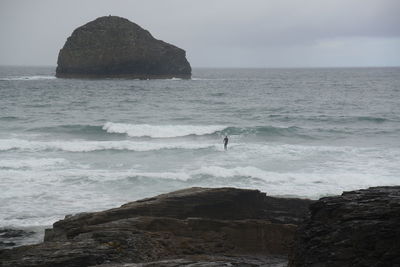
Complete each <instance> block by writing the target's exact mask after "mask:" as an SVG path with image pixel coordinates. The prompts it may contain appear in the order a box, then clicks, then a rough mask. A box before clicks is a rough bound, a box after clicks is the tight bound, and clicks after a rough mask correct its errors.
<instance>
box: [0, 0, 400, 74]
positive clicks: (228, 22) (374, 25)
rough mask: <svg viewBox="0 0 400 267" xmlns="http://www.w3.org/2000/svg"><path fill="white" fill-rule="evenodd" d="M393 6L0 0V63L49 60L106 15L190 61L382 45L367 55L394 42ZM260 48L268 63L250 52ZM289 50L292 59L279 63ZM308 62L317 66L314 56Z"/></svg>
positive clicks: (383, 0) (240, 0)
mask: <svg viewBox="0 0 400 267" xmlns="http://www.w3.org/2000/svg"><path fill="white" fill-rule="evenodd" d="M399 10H400V1H398V0H324V1H322V0H201V1H194V0H168V1H163V0H146V1H138V0H118V1H108V0H86V1H78V0H70V1H58V0H35V1H30V0H25V1H24V0H2V1H1V2H0V35H1V36H2V42H0V64H30V65H32V64H52V65H54V64H55V62H56V59H57V54H58V51H59V49H60V48H61V47H62V45H63V44H64V42H65V40H66V38H67V37H68V36H69V35H70V34H71V32H72V31H73V29H75V28H76V27H78V26H80V25H82V24H84V23H86V22H88V21H90V20H93V19H95V18H96V17H99V16H103V15H109V14H112V15H119V16H122V17H126V18H128V19H130V20H132V21H134V22H136V23H138V24H139V25H141V26H142V27H144V28H146V29H148V30H149V31H150V32H151V33H152V34H153V35H154V36H155V37H156V38H158V39H162V40H164V41H167V42H171V43H173V44H175V45H178V46H180V47H182V48H184V49H185V50H187V52H188V56H189V58H191V61H192V65H194V66H196V65H201V66H207V65H209V66H217V65H218V66H241V64H244V63H242V62H244V61H245V62H246V64H245V65H246V66H248V65H250V66H251V65H252V64H253V63H254V64H253V65H254V66H260V65H268V66H269V65H270V64H272V65H274V64H275V65H281V64H282V62H287V63H288V64H292V65H293V64H294V65H301V64H302V62H305V61H304V58H303V57H302V55H296V54H295V53H294V51H296V52H299V53H304V51H314V52H313V53H314V54H315V55H318V51H319V50H318V49H320V48H321V44H322V43H325V48H326V49H325V50H327V49H328V50H329V49H331V50H332V51H333V50H334V51H336V52H335V53H337V52H338V51H341V52H342V53H343V54H346V53H347V52H349V51H350V50H346V49H350V47H352V46H353V45H356V44H360V40H362V39H363V38H364V39H365V38H366V39H368V40H372V39H375V40H376V42H375V44H381V45H382V46H381V47H378V46H374V45H371V46H369V49H371V50H370V51H367V50H363V51H364V52H365V53H366V55H364V56H365V57H369V56H371V55H373V54H376V53H377V52H378V50H382V49H386V48H387V47H392V46H393V45H394V44H397V40H398V38H399V37H400V27H398V25H400V16H398V11H399ZM338 40H346V41H345V42H346V45H341V46H340V45H339V43H338V42H343V41H338ZM349 42H350V43H351V42H352V44H353V45H350V44H349ZM328 43H330V45H326V44H328ZM271 51H273V54H272V55H271ZM260 53H262V54H265V55H270V56H269V58H268V60H267V59H265V58H264V57H260V56H258V57H257V56H252V55H254V54H256V55H257V54H258V55H259V54H260ZM276 53H279V54H278V56H277V55H276ZM307 53H311V52H307ZM398 53H400V52H398ZM288 54H290V55H291V60H284V58H285V55H288ZM320 56H321V60H320V64H325V63H326V60H327V59H326V57H324V56H323V55H320ZM392 57H393V56H392ZM351 58H352V60H353V61H352V62H349V60H346V59H344V61H343V64H342V65H347V64H353V65H357V60H359V59H358V58H359V57H351ZM394 58H398V57H397V55H395V57H394ZM244 59H245V60H244ZM261 59H263V60H264V64H261V63H262V62H260V60H261ZM374 59H375V61H376V57H374ZM386 59H387V60H388V62H389V61H390V62H391V63H390V64H392V63H393V60H392V59H389V57H387V58H386V56H385V55H383V58H382V60H378V61H379V64H382V62H384V61H385V60H386ZM205 60H208V63H207V62H205ZM378 61H376V62H377V63H376V64H378ZM313 62H314V63H315V64H317V65H318V62H319V61H318V58H316V59H315V60H314V61H313ZM368 62H372V61H368ZM238 64H239V65H238ZM332 64H337V61H336V60H334V61H332ZM388 64H389V63H388ZM396 64H398V65H400V62H398V63H396Z"/></svg>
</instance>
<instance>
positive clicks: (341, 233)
mask: <svg viewBox="0 0 400 267" xmlns="http://www.w3.org/2000/svg"><path fill="white" fill-rule="evenodd" d="M310 209H311V217H310V219H308V220H307V221H306V222H305V223H304V225H302V226H301V227H300V228H299V230H298V238H297V242H296V244H295V246H294V250H293V255H292V256H291V260H290V264H289V266H292V267H298V266H307V267H317V266H326V267H334V266H335V267H336V266H337V267H339V266H340V267H346V266H375V267H385V266H392V267H394V266H400V186H396V187H374V188H369V189H365V190H358V191H351V192H345V193H343V194H342V195H341V196H335V197H327V198H322V199H320V200H319V201H318V202H316V203H314V204H312V205H311V207H310Z"/></svg>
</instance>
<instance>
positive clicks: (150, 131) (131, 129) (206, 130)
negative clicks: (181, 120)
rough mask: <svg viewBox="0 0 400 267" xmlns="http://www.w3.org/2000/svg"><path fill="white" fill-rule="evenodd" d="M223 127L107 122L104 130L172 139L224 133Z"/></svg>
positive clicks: (134, 135) (135, 135)
mask: <svg viewBox="0 0 400 267" xmlns="http://www.w3.org/2000/svg"><path fill="white" fill-rule="evenodd" d="M225 128H226V126H221V125H204V126H202V125H150V124H127V123H113V122H107V123H106V124H104V126H103V130H105V131H107V132H108V133H119V134H126V135H128V136H130V137H153V138H172V137H182V136H188V135H205V134H213V133H215V132H219V131H222V130H224V129H225Z"/></svg>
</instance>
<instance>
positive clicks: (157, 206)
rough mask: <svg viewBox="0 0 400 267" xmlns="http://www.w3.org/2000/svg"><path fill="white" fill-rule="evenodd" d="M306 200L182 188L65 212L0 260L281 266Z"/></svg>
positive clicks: (42, 263)
mask: <svg viewBox="0 0 400 267" xmlns="http://www.w3.org/2000/svg"><path fill="white" fill-rule="evenodd" d="M310 203H312V201H310V200H303V199H294V198H274V197H268V196H266V195H265V194H264V193H261V192H259V191H257V190H245V189H235V188H216V189H210V188H190V189H185V190H180V191H176V192H172V193H169V194H164V195H160V196H157V197H154V198H148V199H143V200H139V201H136V202H132V203H128V204H125V205H123V206H121V207H120V208H115V209H111V210H106V211H102V212H93V213H84V214H79V215H75V216H67V217H66V218H65V219H64V220H61V221H58V222H56V223H54V225H53V229H49V230H47V231H46V233H45V242H44V243H42V244H38V245H30V246H23V247H17V248H13V249H10V250H2V251H0V259H1V262H2V265H1V266H94V265H100V264H105V266H124V265H122V264H123V263H130V265H127V266H185V265H187V266H189V265H191V264H193V263H198V264H199V265H196V266H286V264H287V255H288V252H289V248H290V245H291V243H292V241H293V238H294V233H295V230H296V228H297V226H296V225H297V224H299V223H300V222H301V221H302V220H303V218H304V217H305V216H306V215H307V213H308V206H309V204H310ZM150 262H153V263H150ZM135 263H143V264H142V265H136V264H135ZM145 263H148V264H145ZM210 264H214V265H210ZM229 264H230V265H229Z"/></svg>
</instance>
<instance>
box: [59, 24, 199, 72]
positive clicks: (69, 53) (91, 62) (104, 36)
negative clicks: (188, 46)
mask: <svg viewBox="0 0 400 267" xmlns="http://www.w3.org/2000/svg"><path fill="white" fill-rule="evenodd" d="M191 71H192V69H191V67H190V64H189V62H188V61H187V59H186V52H185V51H184V50H183V49H181V48H178V47H176V46H174V45H171V44H169V43H166V42H164V41H161V40H157V39H155V38H154V37H153V36H152V35H151V34H150V32H148V31H147V30H145V29H143V28H141V27H140V26H139V25H137V24H135V23H133V22H131V21H129V20H127V19H125V18H121V17H116V16H105V17H100V18H97V19H95V20H94V21H91V22H89V23H87V24H85V25H83V26H81V27H78V28H77V29H75V30H74V31H73V33H72V35H71V36H70V37H68V39H67V41H66V42H65V44H64V47H63V48H62V49H61V50H60V53H59V55H58V61H57V69H56V76H57V77H59V78H118V77H123V78H137V79H163V78H174V77H175V78H184V79H190V77H191Z"/></svg>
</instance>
